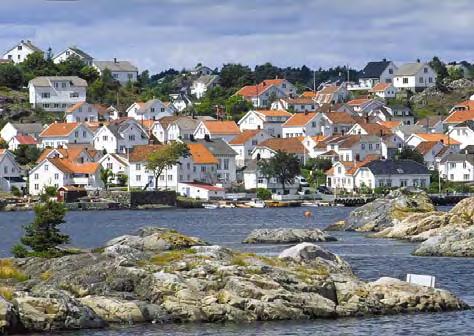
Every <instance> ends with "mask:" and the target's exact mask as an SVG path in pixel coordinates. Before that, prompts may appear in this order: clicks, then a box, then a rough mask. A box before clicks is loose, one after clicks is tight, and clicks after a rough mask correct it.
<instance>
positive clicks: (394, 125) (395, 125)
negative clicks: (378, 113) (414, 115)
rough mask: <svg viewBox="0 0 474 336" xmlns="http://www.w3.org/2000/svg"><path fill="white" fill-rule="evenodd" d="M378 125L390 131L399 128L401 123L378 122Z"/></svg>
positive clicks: (397, 121) (395, 121)
mask: <svg viewBox="0 0 474 336" xmlns="http://www.w3.org/2000/svg"><path fill="white" fill-rule="evenodd" d="M378 123H379V124H380V125H382V126H384V127H386V128H390V129H392V128H395V127H398V126H400V124H401V123H402V122H401V121H399V120H393V121H379V122H378Z"/></svg>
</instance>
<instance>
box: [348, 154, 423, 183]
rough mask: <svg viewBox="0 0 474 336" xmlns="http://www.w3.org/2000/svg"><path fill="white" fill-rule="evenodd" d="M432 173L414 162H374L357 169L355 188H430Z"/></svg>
mask: <svg viewBox="0 0 474 336" xmlns="http://www.w3.org/2000/svg"><path fill="white" fill-rule="evenodd" d="M429 185H430V172H429V170H428V168H426V166H425V165H423V164H421V163H418V162H415V161H412V160H374V161H370V162H368V163H366V164H364V165H363V166H361V167H359V168H357V170H356V172H355V173H354V187H355V188H361V187H363V186H366V187H369V188H371V189H374V188H378V187H387V188H398V187H419V188H428V187H429Z"/></svg>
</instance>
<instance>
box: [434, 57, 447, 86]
mask: <svg viewBox="0 0 474 336" xmlns="http://www.w3.org/2000/svg"><path fill="white" fill-rule="evenodd" d="M429 65H430V67H432V68H433V70H434V71H435V72H436V74H437V75H438V76H437V78H436V80H437V81H438V82H442V81H443V79H445V78H446V77H448V69H447V68H446V65H444V63H443V62H441V60H440V59H439V58H438V57H437V56H435V57H433V59H432V60H431V61H430V62H429Z"/></svg>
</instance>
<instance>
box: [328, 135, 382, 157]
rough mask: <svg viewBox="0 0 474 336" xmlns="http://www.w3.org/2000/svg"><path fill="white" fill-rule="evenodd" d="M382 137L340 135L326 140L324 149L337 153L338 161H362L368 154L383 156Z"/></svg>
mask: <svg viewBox="0 0 474 336" xmlns="http://www.w3.org/2000/svg"><path fill="white" fill-rule="evenodd" d="M382 147H383V146H382V139H381V138H380V137H378V136H373V135H342V136H338V137H334V138H332V139H329V140H327V141H326V150H327V151H334V152H336V153H337V154H338V156H339V160H340V161H349V162H351V161H364V160H365V159H366V158H367V157H368V156H371V155H372V156H373V155H377V156H379V157H382V156H383V148H382Z"/></svg>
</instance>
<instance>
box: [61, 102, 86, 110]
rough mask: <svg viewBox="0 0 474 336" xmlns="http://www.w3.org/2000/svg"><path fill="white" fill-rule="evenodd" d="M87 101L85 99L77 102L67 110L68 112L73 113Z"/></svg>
mask: <svg viewBox="0 0 474 336" xmlns="http://www.w3.org/2000/svg"><path fill="white" fill-rule="evenodd" d="M85 103H86V102H85V101H81V102H79V103H76V104H74V105H72V106H70V107H69V108H68V109H67V110H66V113H72V112H74V111H75V110H77V109H78V108H79V107H81V106H82V105H84V104H85Z"/></svg>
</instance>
